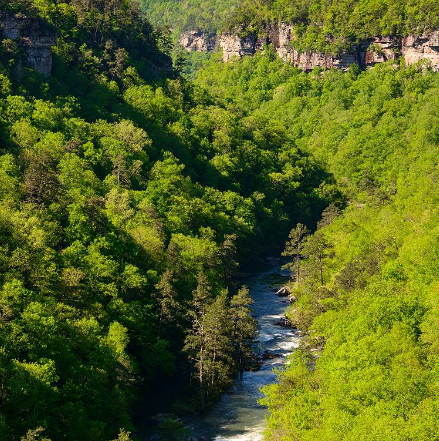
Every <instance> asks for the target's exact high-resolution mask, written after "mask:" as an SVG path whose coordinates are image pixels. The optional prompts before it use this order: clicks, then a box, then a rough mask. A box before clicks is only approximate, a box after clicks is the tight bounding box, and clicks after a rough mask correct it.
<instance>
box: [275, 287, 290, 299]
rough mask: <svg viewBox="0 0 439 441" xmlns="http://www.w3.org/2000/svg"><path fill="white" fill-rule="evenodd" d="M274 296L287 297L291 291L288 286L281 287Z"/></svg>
mask: <svg viewBox="0 0 439 441" xmlns="http://www.w3.org/2000/svg"><path fill="white" fill-rule="evenodd" d="M276 295H277V296H279V297H288V296H290V295H291V289H290V288H289V287H288V286H283V287H282V288H280V289H278V290H277V291H276Z"/></svg>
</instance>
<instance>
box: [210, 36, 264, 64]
mask: <svg viewBox="0 0 439 441" xmlns="http://www.w3.org/2000/svg"><path fill="white" fill-rule="evenodd" d="M256 41H257V38H256V37H255V36H253V35H250V36H249V37H238V36H237V35H233V34H223V35H221V37H220V39H219V45H220V47H221V48H222V50H223V60H224V61H225V62H227V61H229V60H231V59H233V58H236V57H238V58H241V57H243V56H244V55H253V54H254V53H255V52H256Z"/></svg>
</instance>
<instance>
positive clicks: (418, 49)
mask: <svg viewBox="0 0 439 441" xmlns="http://www.w3.org/2000/svg"><path fill="white" fill-rule="evenodd" d="M401 53H402V55H403V56H404V59H405V62H406V63H407V64H408V65H411V64H415V63H417V62H418V61H421V60H428V61H430V63H431V67H432V69H433V70H434V71H436V72H439V31H435V32H431V33H430V34H424V35H420V36H415V35H410V36H408V37H407V38H403V39H402V48H401Z"/></svg>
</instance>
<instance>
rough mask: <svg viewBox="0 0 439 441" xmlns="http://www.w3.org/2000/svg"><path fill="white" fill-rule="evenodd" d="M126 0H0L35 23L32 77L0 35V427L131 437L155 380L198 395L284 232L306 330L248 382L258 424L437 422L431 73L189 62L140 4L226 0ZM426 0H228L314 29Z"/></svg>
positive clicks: (87, 438) (225, 369)
mask: <svg viewBox="0 0 439 441" xmlns="http://www.w3.org/2000/svg"><path fill="white" fill-rule="evenodd" d="M147 3H148V4H147V5H146V7H145V5H137V4H136V3H135V2H132V1H130V0H112V1H107V0H64V1H59V0H8V1H3V2H2V3H1V8H0V21H2V20H3V19H4V18H5V17H14V19H15V20H18V21H20V20H22V22H21V23H23V26H34V25H35V23H39V24H40V26H44V27H45V29H46V30H47V32H52V33H55V32H56V33H57V36H58V39H57V43H56V45H55V46H54V47H53V69H52V75H51V76H50V77H44V76H42V75H40V74H38V73H37V72H35V71H34V70H32V69H30V68H28V67H26V66H27V63H26V51H25V50H24V46H23V44H24V43H23V42H22V41H18V40H11V39H8V38H5V36H1V38H0V40H1V45H0V109H1V112H0V202H1V203H0V380H1V388H0V441H16V440H19V439H22V440H28V441H31V440H38V439H39V440H45V441H47V440H49V439H51V440H52V441H57V440H61V439H63V440H67V441H78V440H84V441H109V440H114V439H119V441H127V440H129V439H131V438H133V437H134V439H136V436H137V434H138V432H137V430H136V424H135V421H136V412H139V408H140V409H141V412H144V414H145V415H148V413H149V412H150V413H153V412H155V411H157V409H158V408H159V405H158V404H159V403H158V401H160V400H159V397H161V396H162V395H163V396H166V397H167V399H168V403H167V406H168V407H169V408H173V410H174V411H176V412H179V413H186V414H193V413H194V412H197V411H202V410H205V409H207V408H208V407H209V406H210V405H212V403H213V402H215V400H216V399H217V398H218V397H219V396H220V395H221V393H223V392H224V391H225V390H227V388H228V387H229V386H230V385H231V384H232V382H233V380H234V378H236V377H237V375H239V372H242V371H243V370H244V369H246V368H248V367H249V365H250V364H251V363H252V357H253V354H252V344H253V337H254V333H255V321H254V320H253V318H252V317H251V313H250V309H249V307H250V304H251V293H249V291H248V289H247V288H246V287H245V286H243V287H241V286H239V284H237V282H236V280H237V279H236V277H235V276H236V275H237V274H238V271H239V268H240V265H241V266H243V265H246V266H247V267H250V268H251V264H252V262H253V259H255V258H257V257H258V256H267V255H269V254H270V253H280V252H281V250H282V247H283V244H284V243H285V240H287V237H288V233H289V237H288V241H287V244H286V246H285V251H284V255H285V256H288V258H289V259H290V263H288V264H287V265H288V266H290V267H291V268H292V269H293V271H294V280H293V282H292V287H293V293H292V294H293V296H294V299H296V300H295V301H294V303H293V304H292V305H291V307H290V308H289V310H288V317H289V319H290V320H291V322H292V323H293V324H294V326H297V327H298V328H300V329H302V330H303V331H304V332H305V333H306V337H305V338H304V339H303V343H302V346H301V348H300V349H299V350H298V351H296V352H295V353H294V354H293V355H291V356H290V358H289V360H288V364H287V365H286V367H285V368H284V369H282V370H281V371H280V372H279V377H278V380H279V381H278V383H276V384H273V385H270V386H268V387H267V388H266V389H265V391H264V392H265V398H263V399H262V403H263V404H264V405H266V406H268V409H269V412H270V414H269V417H268V429H267V434H266V436H267V439H268V440H273V441H280V440H282V441H293V440H294V441H295V440H310V441H311V440H313V441H314V440H316V439H318V440H322V441H324V440H331V441H334V440H337V441H338V440H340V441H342V440H343V441H347V440H352V441H358V440H364V441H370V440H379V441H387V440H389V441H390V440H392V441H395V440H398V441H399V440H401V441H403V440H404V441H407V440H410V441H412V440H413V441H415V440H416V441H418V440H420V441H430V440H431V441H433V440H435V439H437V433H438V431H439V427H438V425H439V423H438V420H437V411H438V408H439V394H438V390H437V384H438V381H439V377H438V375H439V348H438V343H437V342H438V338H439V336H438V335H437V334H438V331H437V330H438V329H439V326H438V325H439V310H438V306H437V303H438V302H437V299H438V279H439V269H438V268H439V261H438V256H439V241H438V238H439V232H438V227H437V225H438V222H439V210H438V208H437V206H438V203H437V202H438V199H439V188H438V185H439V174H438V173H439V163H438V159H437V158H438V145H439V114H438V109H439V101H438V100H439V98H438V97H439V74H438V73H434V72H432V71H431V70H430V69H429V68H428V66H427V65H424V64H423V63H420V64H418V65H415V66H412V67H403V66H402V65H401V66H399V65H395V63H389V64H383V65H378V66H376V67H375V68H373V69H370V70H367V71H364V72H362V71H360V69H359V68H358V67H356V66H351V67H350V68H349V70H348V71H347V72H345V73H343V72H341V71H336V70H330V71H322V70H319V69H316V70H314V71H313V72H310V73H304V72H302V71H300V70H299V69H297V68H293V67H291V66H289V65H287V64H283V63H282V62H281V61H280V60H279V59H278V58H277V56H276V54H275V53H274V51H272V50H271V49H270V48H268V49H267V50H266V51H265V53H263V54H262V53H260V54H258V55H256V56H255V57H249V58H244V59H242V60H239V61H236V62H234V63H230V64H224V63H222V62H220V54H218V55H217V54H215V55H213V56H212V57H211V59H210V60H209V61H206V62H205V63H204V65H203V66H202V68H201V69H200V70H199V71H198V73H197V74H196V77H195V78H194V80H193V81H191V82H189V81H187V80H185V79H184V77H183V76H182V75H181V71H180V70H179V69H182V68H183V66H181V65H179V63H175V64H174V67H173V66H172V61H171V52H172V48H171V46H172V45H171V43H170V39H169V34H168V32H167V31H166V30H163V29H162V30H160V29H155V28H154V27H153V26H152V25H151V24H150V22H149V21H148V18H147V15H150V16H151V18H152V20H153V21H154V23H158V24H162V25H166V24H168V25H169V24H172V21H173V20H174V19H175V17H176V15H177V14H179V15H180V18H179V19H178V20H176V19H175V20H176V21H175V29H181V30H183V29H187V28H191V27H192V26H193V24H195V25H196V26H197V27H199V28H203V26H206V29H207V30H208V31H211V32H215V31H216V30H218V29H220V27H221V26H222V24H221V20H220V17H221V16H222V14H223V11H225V10H227V11H232V10H233V9H232V8H233V5H232V4H231V3H230V2H229V1H227V2H226V1H225V2H220V1H218V2H215V3H212V2H210V3H209V8H208V7H207V6H206V5H205V4H204V3H196V4H195V3H194V4H192V3H191V2H186V3H184V4H183V3H180V2H172V4H173V9H171V8H170V7H169V5H168V4H167V2H158V1H157V2H150V1H149V2H147ZM141 6H143V7H144V8H143V9H142V7H141ZM174 8H175V9H174ZM437 8H438V6H437V2H435V1H431V0H425V1H422V2H420V1H416V2H415V1H412V0H399V1H392V2H390V1H388V2H377V1H372V0H365V1H358V0H339V1H337V2H336V1H329V0H319V1H317V0H294V1H292V0H290V1H281V0H275V1H272V2H266V1H264V2H261V3H260V2H255V1H253V2H246V1H245V2H244V3H242V4H241V6H240V9H239V11H238V12H237V13H236V14H234V21H233V22H231V23H230V26H231V27H232V28H233V29H235V30H239V31H241V32H254V33H257V32H258V31H259V30H260V29H261V28H262V27H263V26H264V25H265V24H268V23H273V22H278V21H279V20H286V21H289V22H290V23H293V24H294V25H295V26H296V29H297V38H298V40H297V41H298V42H299V43H298V44H299V46H300V45H301V46H300V47H301V48H302V49H304V50H305V49H307V48H312V49H319V50H330V51H337V50H340V49H342V48H343V47H346V46H347V45H349V44H352V43H354V42H356V41H359V40H360V39H362V38H366V37H368V36H370V35H375V34H383V35H389V34H397V35H406V34H407V33H409V32H413V31H418V32H422V31H424V30H431V29H433V28H434V27H435V26H437V25H438V24H439V23H438V20H437V17H439V11H438V9H437ZM183 10H184V11H185V12H184V14H181V11H183ZM144 11H147V15H145V12H144ZM427 11H428V14H427ZM165 12H166V14H168V13H169V15H166V14H165ZM26 17H27V18H26ZM210 17H213V18H212V20H210ZM29 18H32V20H31V21H26V20H28V19H29ZM26 23H27V24H26ZM32 23H33V24H32ZM209 26H211V27H209ZM294 299H293V300H294ZM176 385H178V387H176ZM172 389H178V390H177V391H176V392H178V393H176V394H174V396H173V394H172V393H171V394H169V393H168V392H169V390H172ZM171 423H172V422H170V424H171ZM178 428H179V427H178V424H177V429H178ZM130 431H131V432H132V431H134V435H133V436H130V434H129V433H128V432H130ZM167 436H168V437H167ZM164 439H166V440H167V441H168V440H169V439H170V436H169V435H165V436H164Z"/></svg>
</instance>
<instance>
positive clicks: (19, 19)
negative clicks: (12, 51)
mask: <svg viewBox="0 0 439 441" xmlns="http://www.w3.org/2000/svg"><path fill="white" fill-rule="evenodd" d="M0 28H1V32H2V34H3V36H4V37H6V38H9V39H11V40H14V41H15V42H17V43H18V45H19V46H20V47H21V48H22V49H23V52H24V58H25V63H26V65H27V66H28V67H31V68H33V69H35V70H36V71H37V72H39V73H40V74H42V75H45V76H49V75H50V73H51V71H52V47H53V46H54V45H55V44H56V41H57V35H56V32H55V31H54V30H52V29H50V28H49V27H48V26H45V25H43V24H42V23H41V22H40V21H39V20H38V19H36V18H33V17H28V16H26V15H23V14H4V15H2V16H1V17H0Z"/></svg>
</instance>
